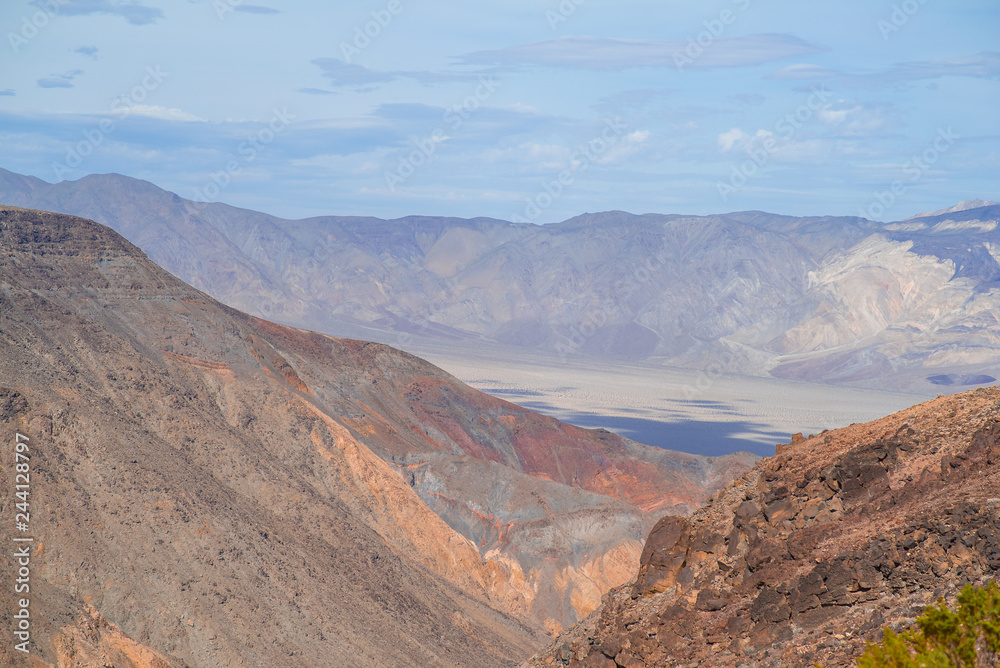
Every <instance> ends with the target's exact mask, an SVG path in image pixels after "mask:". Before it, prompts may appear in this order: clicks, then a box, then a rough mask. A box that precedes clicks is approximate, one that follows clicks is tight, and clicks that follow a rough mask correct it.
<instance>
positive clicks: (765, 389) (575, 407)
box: [414, 343, 934, 456]
mask: <svg viewBox="0 0 1000 668" xmlns="http://www.w3.org/2000/svg"><path fill="white" fill-rule="evenodd" d="M414 352H417V354H419V355H420V356H422V357H424V358H425V359H427V360H429V361H431V362H433V363H434V364H436V365H437V366H439V367H441V368H443V369H445V370H446V371H448V372H449V373H451V374H453V375H455V376H457V377H458V378H459V379H460V380H462V381H464V382H466V383H468V384H469V385H472V386H473V387H475V388H476V389H479V390H482V391H484V392H487V393H489V394H493V395H495V396H498V397H501V398H503V399H506V400H508V401H511V402H513V403H516V404H519V405H521V406H524V407H526V408H530V409H532V410H536V411H538V412H540V413H543V414H546V415H550V416H552V417H555V418H558V419H560V420H563V421H565V422H569V423H571V424H576V425H578V426H581V427H603V428H605V429H608V430H609V431H613V432H616V433H618V434H621V435H622V436H625V437H627V438H631V439H632V440H635V441H638V442H640V443H645V444H647V445H654V446H657V447H662V448H669V449H672V450H680V451H682V452H690V453H693V454H701V455H721V454H726V453H729V452H736V451H740V450H747V451H750V452H753V453H756V454H759V455H764V456H769V455H773V454H774V446H775V444H776V443H787V442H788V441H789V440H790V437H791V434H794V433H797V432H802V433H803V434H805V435H807V436H808V435H809V434H818V433H819V432H821V431H823V430H824V429H836V428H839V427H845V426H847V425H849V424H852V423H856V422H857V423H860V422H868V421H870V420H875V419H877V418H880V417H882V416H884V415H889V414H891V413H894V412H896V411H899V410H902V409H904V408H907V407H909V406H912V405H914V404H917V403H920V402H922V401H926V400H927V399H932V398H934V394H926V395H922V394H908V393H901V392H882V391H876V390H866V389H857V388H845V387H834V386H830V385H822V384H819V383H807V382H800V381H788V380H780V379H772V378H760V377H754V376H737V375H712V374H707V373H705V372H700V371H693V370H689V369H676V368H663V367H645V366H640V365H635V364H628V363H620V364H610V363H603V362H599V361H581V360H573V361H566V362H563V361H562V360H559V359H557V358H546V357H544V356H542V355H537V356H526V355H523V354H520V353H512V352H508V351H503V350H501V351H497V350H489V351H488V352H486V353H485V354H479V355H476V354H474V353H473V352H472V351H467V350H464V349H462V348H452V349H445V348H443V347H437V346H433V345H431V344H427V343H422V344H421V345H420V350H419V352H418V351H414Z"/></svg>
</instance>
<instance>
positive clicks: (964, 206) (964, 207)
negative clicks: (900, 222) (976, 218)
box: [907, 199, 997, 220]
mask: <svg viewBox="0 0 1000 668" xmlns="http://www.w3.org/2000/svg"><path fill="white" fill-rule="evenodd" d="M996 203H997V202H990V201H988V200H985V199H966V200H962V201H961V202H959V203H958V204H956V205H955V206H951V207H948V208H946V209H941V210H939V211H931V212H928V213H918V214H917V215H915V216H910V218H907V220H911V219H913V218H927V217H929V216H940V215H942V214H945V213H957V212H959V211H968V210H969V209H981V208H982V207H984V206H992V205H994V204H996Z"/></svg>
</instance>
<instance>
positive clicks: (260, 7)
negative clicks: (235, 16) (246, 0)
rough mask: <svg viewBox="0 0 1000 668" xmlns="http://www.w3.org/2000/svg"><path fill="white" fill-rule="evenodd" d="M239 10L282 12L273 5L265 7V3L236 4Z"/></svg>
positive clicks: (261, 12)
mask: <svg viewBox="0 0 1000 668" xmlns="http://www.w3.org/2000/svg"><path fill="white" fill-rule="evenodd" d="M234 9H236V11H238V12H246V13H247V14H280V13H281V10H280V9H274V8H273V7H265V6H263V5H236V7H235V8H234Z"/></svg>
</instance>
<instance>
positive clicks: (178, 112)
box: [128, 104, 204, 122]
mask: <svg viewBox="0 0 1000 668" xmlns="http://www.w3.org/2000/svg"><path fill="white" fill-rule="evenodd" d="M128 110H129V112H130V113H133V114H136V115H138V116H146V117H147V118H158V119H160V120H163V121H186V122H192V121H204V119H202V118H198V117H197V116H195V115H194V114H189V113H188V112H186V111H184V110H183V109H175V108H173V107H160V106H157V105H149V104H134V105H132V106H131V107H128Z"/></svg>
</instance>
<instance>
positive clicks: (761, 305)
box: [0, 172, 1000, 392]
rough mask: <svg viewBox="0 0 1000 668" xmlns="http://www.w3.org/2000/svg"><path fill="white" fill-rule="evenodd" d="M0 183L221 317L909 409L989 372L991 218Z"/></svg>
mask: <svg viewBox="0 0 1000 668" xmlns="http://www.w3.org/2000/svg"><path fill="white" fill-rule="evenodd" d="M0 176H2V178H0V201H4V202H8V203H11V204H15V205H23V206H31V207H38V208H45V209H50V210H55V211H63V212H67V213H72V214H75V215H83V216H87V217H91V218H94V219H95V220H98V221H99V222H103V223H105V224H107V225H109V226H111V227H113V228H114V229H116V230H118V231H119V232H120V233H122V234H123V235H124V236H126V237H127V238H128V239H130V240H131V241H133V242H134V243H136V244H137V245H138V246H140V247H141V248H143V249H144V250H146V251H147V252H148V253H149V254H150V257H151V258H152V259H153V260H154V261H156V262H157V263H159V264H161V265H162V266H163V267H165V268H167V269H168V270H170V271H171V272H172V273H174V274H175V275H177V276H178V277H180V278H182V279H183V280H185V281H188V282H189V283H191V284H192V285H194V286H195V287H198V288H200V289H203V290H205V291H207V292H209V293H210V294H212V295H213V296H215V297H216V298H218V299H220V300H221V301H224V302H225V303H227V304H229V305H231V306H234V307H237V308H240V309H243V310H246V311H248V312H251V313H254V314H256V315H260V316H263V317H268V318H271V319H276V320H279V321H282V322H286V323H291V324H295V325H300V326H306V327H310V328H313V329H319V330H322V331H326V332H331V333H342V334H354V335H358V334H364V335H366V336H372V337H375V338H378V339H380V340H383V341H386V342H390V343H394V344H397V345H402V346H406V345H408V344H409V342H410V338H409V337H411V336H428V337H434V338H436V339H439V340H450V341H453V342H454V344H455V345H468V346H471V345H476V346H480V347H481V346H489V345H490V344H504V345H510V346H515V347H521V348H529V349H532V350H533V351H544V352H546V353H548V354H550V355H552V356H554V357H559V356H567V355H568V356H575V355H584V356H594V357H599V358H602V359H618V360H622V359H627V360H633V361H634V360H643V361H645V363H648V364H662V365H673V366H684V367H693V368H700V369H709V370H718V369H723V370H726V371H729V372H739V373H748V374H758V375H768V374H770V375H774V376H777V377H781V378H795V379H806V380H815V381H825V382H837V383H852V384H858V385H867V386H873V387H894V388H899V389H908V390H913V391H922V392H930V391H933V390H934V389H935V385H940V383H937V382H935V381H932V380H929V379H930V378H935V379H940V378H946V379H951V380H952V384H961V383H962V382H965V381H975V382H983V381H982V379H983V378H987V379H989V378H993V377H995V376H996V375H998V374H997V373H996V372H997V370H998V366H1000V359H998V358H1000V352H998V351H1000V339H998V336H1000V322H998V320H997V313H998V312H1000V293H998V292H997V290H996V287H997V280H998V276H1000V266H998V264H997V258H998V257H1000V231H997V229H996V227H997V221H998V220H1000V209H998V208H997V206H996V205H991V206H985V207H978V208H962V209H961V210H956V211H954V212H949V213H940V214H936V215H929V216H924V217H921V218H913V219H909V220H906V221H902V222H897V223H890V224H880V223H876V222H872V221H869V220H864V219H861V218H853V217H839V218H838V217H806V218H795V217H789V216H778V215H773V214H767V213H763V212H742V213H731V214H725V215H716V216H701V217H698V216H679V215H658V214H648V215H642V216H637V215H632V214H628V213H624V212H607V213H600V214H587V215H583V216H579V217H577V218H574V219H571V220H568V221H565V222H563V223H559V224H555V225H546V226H536V225H528V224H514V223H509V222H505V221H499V220H493V219H487V218H477V219H472V220H459V219H451V218H434V217H415V216H414V217H408V218H403V219H399V220H392V221H385V220H379V219H374V218H357V217H332V216H331V217H319V218H310V219H306V220H299V221H289V220H282V219H279V218H276V217H273V216H268V215H265V214H262V213H257V212H253V211H247V210H244V209H237V208H234V207H230V206H226V205H223V204H197V203H194V202H190V201H188V200H184V199H181V198H180V197H178V196H176V195H174V194H172V193H169V192H166V191H164V190H161V189H159V188H157V187H155V186H153V185H152V184H149V183H146V182H144V181H138V180H135V179H130V178H127V177H124V176H119V175H114V174H111V175H92V176H87V177H84V178H82V179H80V180H78V181H72V182H62V183H58V184H55V185H49V184H45V183H44V182H41V181H39V180H38V179H33V178H28V177H20V176H17V175H14V174H11V173H9V172H5V173H0ZM968 206H972V204H968ZM956 209H958V207H956ZM985 382H991V381H989V380H986V381H985Z"/></svg>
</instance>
